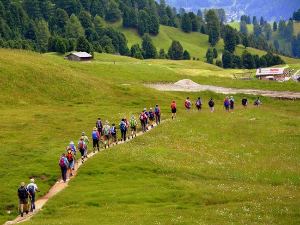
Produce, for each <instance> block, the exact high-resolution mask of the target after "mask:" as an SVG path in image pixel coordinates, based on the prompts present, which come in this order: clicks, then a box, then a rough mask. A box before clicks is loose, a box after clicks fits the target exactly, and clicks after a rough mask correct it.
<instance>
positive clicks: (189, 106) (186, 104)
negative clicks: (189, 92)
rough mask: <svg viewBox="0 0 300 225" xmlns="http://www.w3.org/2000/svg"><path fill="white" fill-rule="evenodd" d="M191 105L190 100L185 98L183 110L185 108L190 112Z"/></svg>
mask: <svg viewBox="0 0 300 225" xmlns="http://www.w3.org/2000/svg"><path fill="white" fill-rule="evenodd" d="M191 105H192V103H191V101H190V98H189V97H187V98H186V100H185V102H184V106H185V108H186V110H187V111H190V109H191Z"/></svg>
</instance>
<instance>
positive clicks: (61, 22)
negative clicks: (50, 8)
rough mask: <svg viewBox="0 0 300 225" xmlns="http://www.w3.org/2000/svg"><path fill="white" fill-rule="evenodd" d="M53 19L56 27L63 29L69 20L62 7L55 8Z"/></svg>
mask: <svg viewBox="0 0 300 225" xmlns="http://www.w3.org/2000/svg"><path fill="white" fill-rule="evenodd" d="M55 20H56V24H57V26H58V27H60V28H62V29H64V28H65V26H66V25H67V22H68V20H69V16H68V14H67V12H66V11H65V10H63V9H57V10H56V12H55Z"/></svg>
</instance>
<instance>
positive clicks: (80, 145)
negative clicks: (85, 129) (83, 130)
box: [77, 137, 85, 163]
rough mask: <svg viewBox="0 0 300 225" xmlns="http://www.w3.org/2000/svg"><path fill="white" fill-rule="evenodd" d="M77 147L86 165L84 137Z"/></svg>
mask: <svg viewBox="0 0 300 225" xmlns="http://www.w3.org/2000/svg"><path fill="white" fill-rule="evenodd" d="M77 147H78V149H79V151H80V153H81V163H84V152H85V142H84V141H83V137H80V141H79V142H78V144H77Z"/></svg>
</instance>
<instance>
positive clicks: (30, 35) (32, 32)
mask: <svg viewBox="0 0 300 225" xmlns="http://www.w3.org/2000/svg"><path fill="white" fill-rule="evenodd" d="M25 38H27V39H31V40H36V27H35V24H34V22H33V21H30V22H29V26H28V30H27V31H26V34H25Z"/></svg>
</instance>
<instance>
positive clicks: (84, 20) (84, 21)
mask: <svg viewBox="0 0 300 225" xmlns="http://www.w3.org/2000/svg"><path fill="white" fill-rule="evenodd" d="M78 19H79V20H80V22H81V25H82V26H83V28H84V29H88V28H93V23H92V19H91V16H90V15H89V14H88V13H87V12H86V11H81V12H80V13H79V17H78Z"/></svg>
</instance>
